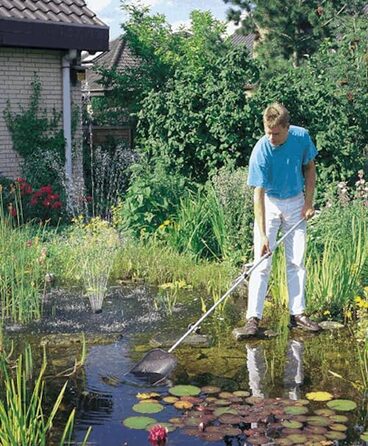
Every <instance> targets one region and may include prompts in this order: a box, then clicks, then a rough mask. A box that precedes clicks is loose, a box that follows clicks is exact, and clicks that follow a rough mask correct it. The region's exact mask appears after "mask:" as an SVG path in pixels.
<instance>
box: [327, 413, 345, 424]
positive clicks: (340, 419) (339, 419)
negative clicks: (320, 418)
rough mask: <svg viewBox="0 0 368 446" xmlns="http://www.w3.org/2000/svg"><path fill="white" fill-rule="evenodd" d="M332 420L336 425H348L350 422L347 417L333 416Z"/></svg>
mask: <svg viewBox="0 0 368 446" xmlns="http://www.w3.org/2000/svg"><path fill="white" fill-rule="evenodd" d="M330 419H331V420H332V421H334V422H335V423H346V422H348V421H349V418H348V417H347V416H346V415H331V416H330Z"/></svg>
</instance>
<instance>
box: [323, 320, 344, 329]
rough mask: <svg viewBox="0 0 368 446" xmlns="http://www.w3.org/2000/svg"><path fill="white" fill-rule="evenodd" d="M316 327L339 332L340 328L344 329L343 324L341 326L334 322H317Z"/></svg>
mask: <svg viewBox="0 0 368 446" xmlns="http://www.w3.org/2000/svg"><path fill="white" fill-rule="evenodd" d="M318 325H319V326H320V327H321V328H322V329H323V330H340V329H341V328H344V325H343V324H341V323H340V322H336V321H322V322H318Z"/></svg>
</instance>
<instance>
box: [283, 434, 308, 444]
mask: <svg viewBox="0 0 368 446" xmlns="http://www.w3.org/2000/svg"><path fill="white" fill-rule="evenodd" d="M286 438H287V439H288V440H290V441H291V442H292V443H293V444H305V443H306V441H307V439H308V436H307V435H304V434H291V435H288V436H287V437H286Z"/></svg>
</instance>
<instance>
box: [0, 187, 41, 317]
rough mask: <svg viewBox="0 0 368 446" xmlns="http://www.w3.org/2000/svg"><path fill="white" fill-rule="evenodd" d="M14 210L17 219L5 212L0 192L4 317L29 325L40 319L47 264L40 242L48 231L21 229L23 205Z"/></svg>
mask: <svg viewBox="0 0 368 446" xmlns="http://www.w3.org/2000/svg"><path fill="white" fill-rule="evenodd" d="M16 203H18V201H16ZM12 209H13V208H12ZM14 209H16V210H17V212H16V214H15V217H14V216H13V215H12V213H11V212H10V213H9V212H8V213H7V212H6V211H4V202H3V195H2V192H1V190H0V301H1V315H2V318H9V319H11V320H12V321H16V322H27V321H30V320H32V319H39V318H40V316H41V303H42V293H43V290H44V284H45V274H46V271H47V260H48V259H47V250H46V248H45V246H44V245H43V244H42V242H41V240H42V238H43V233H44V229H45V227H44V226H38V227H36V228H35V227H32V226H31V225H30V224H25V225H21V224H20V223H21V212H20V209H21V206H20V204H19V205H17V207H15V208H14ZM8 211H9V210H8Z"/></svg>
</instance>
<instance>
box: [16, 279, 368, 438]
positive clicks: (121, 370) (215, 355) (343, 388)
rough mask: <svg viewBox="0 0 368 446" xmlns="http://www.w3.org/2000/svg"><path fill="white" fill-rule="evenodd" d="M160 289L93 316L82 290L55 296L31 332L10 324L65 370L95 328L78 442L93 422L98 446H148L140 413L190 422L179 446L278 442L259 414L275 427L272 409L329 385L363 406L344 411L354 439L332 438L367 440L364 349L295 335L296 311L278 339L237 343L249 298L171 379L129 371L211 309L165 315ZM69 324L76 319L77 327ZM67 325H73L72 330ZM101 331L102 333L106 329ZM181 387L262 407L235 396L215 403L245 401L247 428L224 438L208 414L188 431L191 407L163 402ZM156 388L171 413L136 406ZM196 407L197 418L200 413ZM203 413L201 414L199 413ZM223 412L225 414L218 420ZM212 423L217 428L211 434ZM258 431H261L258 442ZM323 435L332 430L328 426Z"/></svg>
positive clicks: (213, 326) (78, 399)
mask: <svg viewBox="0 0 368 446" xmlns="http://www.w3.org/2000/svg"><path fill="white" fill-rule="evenodd" d="M152 295H153V294H152V292H151V291H150V290H147V289H146V288H144V287H136V288H135V289H131V288H129V289H128V288H126V289H124V290H121V291H119V293H117V294H116V293H115V295H113V296H110V297H109V298H108V299H107V300H106V302H105V303H104V311H103V313H102V314H101V315H93V314H91V313H90V312H89V310H88V305H87V306H86V305H85V302H83V304H81V303H80V302H79V304H78V303H76V302H77V301H76V298H75V296H73V295H71V296H69V298H67V297H65V299H64V300H61V299H60V296H58V298H56V299H55V296H54V298H50V300H49V302H47V303H46V305H45V317H44V319H43V321H42V323H39V324H38V325H37V323H36V324H33V325H32V324H31V326H29V327H28V328H27V329H26V330H25V331H24V330H21V329H19V327H18V330H16V328H14V327H8V328H9V330H8V335H9V336H10V337H12V338H13V339H16V340H17V339H22V342H24V341H25V340H27V341H29V342H31V343H32V344H33V345H39V344H40V343H41V342H42V343H46V344H47V351H48V360H49V362H50V364H51V365H54V366H55V370H56V369H60V368H64V369H65V368H66V363H67V362H68V361H69V363H70V361H72V360H73V358H74V357H75V356H77V355H78V349H80V344H78V343H73V342H71V341H70V339H77V338H78V339H80V335H79V333H80V331H81V328H82V329H83V330H82V331H84V332H86V338H87V357H86V362H85V366H84V369H83V371H82V372H80V373H79V374H78V375H77V377H75V378H74V379H71V380H70V384H69V387H68V394H67V395H66V407H65V411H67V409H68V408H69V407H70V406H71V405H72V404H73V405H76V406H77V418H76V425H75V438H74V440H75V442H76V444H78V442H81V441H82V439H83V437H84V435H85V433H86V431H87V429H88V427H89V426H92V432H91V435H90V437H89V442H88V444H90V445H96V446H105V445H108V446H122V445H148V444H149V442H148V432H147V431H146V430H145V429H141V430H137V429H130V428H127V427H125V426H124V424H123V421H124V420H125V419H126V418H128V417H131V416H139V415H144V416H148V417H152V418H154V419H155V420H156V421H157V422H168V421H169V420H170V419H173V418H176V419H177V418H181V421H180V420H179V421H178V420H177V423H178V425H179V427H178V428H177V429H175V430H174V431H173V432H169V434H168V439H169V441H168V444H169V445H171V446H177V445H178V446H179V445H183V446H189V445H193V446H195V445H203V444H213V445H215V446H217V445H218V446H219V445H244V444H247V445H248V444H249V445H250V444H275V443H273V442H272V440H271V439H270V438H268V440H267V442H263V443H262V438H263V437H264V434H262V429H261V434H259V433H258V432H256V430H257V427H258V428H259V427H260V424H259V423H258V424H257V422H256V421H254V420H255V419H253V421H252V416H253V415H254V410H258V412H260V411H263V413H262V417H263V418H266V419H267V420H266V422H265V423H264V427H268V428H269V427H270V425H271V424H272V425H274V424H275V423H276V422H277V421H278V420H276V419H275V417H274V415H272V413H271V409H270V407H276V406H282V410H284V407H285V406H294V405H297V406H298V407H300V406H301V405H298V403H295V402H296V401H303V400H305V395H306V393H308V392H311V391H326V392H330V393H331V394H332V395H333V397H334V399H349V400H353V401H355V402H356V404H357V408H356V409H355V410H353V411H351V412H337V413H338V414H344V415H347V416H348V421H347V422H345V424H346V426H347V427H348V430H347V432H346V433H345V434H346V435H347V439H346V440H344V441H340V442H337V441H336V442H335V443H332V442H331V443H330V444H336V445H337V444H339V445H353V444H356V445H357V444H364V443H363V442H361V441H360V440H359V436H360V433H361V431H362V430H366V429H367V400H364V395H363V391H362V388H361V387H360V382H361V375H360V368H359V362H358V358H357V352H356V348H355V343H354V341H353V339H352V337H351V335H350V332H349V330H348V329H342V330H334V331H327V330H326V331H323V332H322V333H321V334H317V335H315V334H306V333H303V332H300V331H292V332H290V331H289V330H288V328H287V316H285V315H284V316H281V317H279V318H277V320H274V321H270V324H271V325H273V328H274V329H275V330H276V331H277V332H278V333H279V335H278V336H276V337H274V338H270V339H262V340H253V341H247V342H246V341H241V342H237V341H235V340H234V338H233V336H232V329H233V328H234V326H240V325H241V320H240V316H239V315H240V314H241V312H242V308H241V307H240V304H241V301H237V300H236V299H235V300H234V299H232V300H231V301H229V303H228V305H227V308H226V311H225V314H223V315H221V316H216V315H212V316H209V318H208V319H207V321H206V322H205V323H204V324H203V326H202V327H201V333H202V334H204V335H206V336H207V337H208V340H209V345H208V346H206V347H195V346H191V345H183V346H180V347H179V348H178V349H177V350H175V352H174V354H175V356H176V358H177V359H178V366H177V367H176V369H175V371H174V372H173V374H172V375H171V376H170V377H169V379H168V380H166V381H164V382H163V383H162V384H161V385H159V386H155V387H152V386H149V384H148V383H146V382H144V381H139V380H137V379H135V378H134V377H132V376H131V375H129V374H127V372H129V370H130V369H131V367H132V366H133V365H134V364H135V363H136V362H137V361H139V360H140V358H141V357H142V356H143V354H144V352H146V351H149V350H150V349H151V348H152V340H153V339H154V340H156V341H157V340H159V341H160V342H162V340H164V345H163V348H164V349H167V348H169V347H170V345H172V344H173V343H174V341H175V340H176V339H177V338H179V337H180V336H181V335H182V334H183V333H184V332H185V331H186V329H187V326H188V323H189V322H194V321H195V320H196V319H197V318H199V317H200V315H201V314H200V305H199V303H198V301H196V300H193V301H192V303H191V304H190V305H185V306H180V305H179V306H178V308H177V311H175V312H174V313H173V314H172V315H171V316H168V317H165V315H164V313H163V312H162V311H160V310H156V309H155V308H154V306H153V304H152ZM73 299H74V300H73ZM71 302H74V303H73V305H74V306H73V308H70V306H71ZM58 321H59V322H60V321H63V323H62V324H61V323H58ZM68 321H69V322H70V321H71V322H72V323H69V324H68ZM103 321H105V323H104V324H103V323H102V322H103ZM51 322H52V324H51ZM119 324H120V325H119ZM73 326H77V327H78V329H77V330H75V332H76V334H74V335H73V334H72V338H70V337H69V338H68V339H69V341H67V343H66V344H63V342H62V339H63V336H62V335H61V332H65V333H66V332H68V333H69V334H68V335H67V336H70V332H73V331H74V330H73V329H72V327H73ZM52 327H54V329H53V328H52ZM65 327H69V329H68V330H66V328H65ZM101 327H102V329H101ZM116 328H118V330H116ZM94 330H95V331H98V332H99V333H98V335H96V333H94ZM52 332H54V333H57V334H56V336H55V337H54V338H53V337H48V336H51V335H49V334H48V333H52ZM45 339H46V341H45ZM150 342H151V344H150ZM63 358H64V362H63ZM178 384H190V385H193V386H196V387H198V388H200V389H202V392H201V393H200V394H199V395H198V396H197V397H199V398H201V400H200V401H199V402H197V403H195V406H194V408H195V407H197V408H198V406H200V405H206V404H208V403H206V402H203V399H204V398H205V397H207V398H208V397H209V396H210V399H211V396H212V397H214V395H209V394H206V392H205V391H204V390H203V387H204V386H216V387H218V388H219V389H220V391H221V392H227V396H226V398H230V396H229V394H230V393H233V392H237V391H239V390H242V391H246V392H248V393H249V396H253V397H256V398H254V399H253V401H252V404H253V406H252V407H253V409H252V410H253V412H249V413H245V409H244V407H245V406H246V405H247V403H248V401H249V400H245V398H246V396H245V395H244V397H242V398H243V400H242V401H241V399H242V398H240V400H236V398H235V399H234V394H233V400H231V401H230V403H229V401H225V402H224V401H223V402H222V403H221V402H220V403H218V401H216V402H212V403H211V404H212V405H213V404H217V405H218V407H222V408H224V407H229V406H231V407H232V408H233V407H235V406H236V405H237V406H236V407H239V406H242V407H243V409H242V410H243V413H241V416H242V421H241V422H240V423H238V424H237V427H239V426H240V428H241V429H242V430H240V431H239V430H238V431H234V434H236V435H223V438H222V439H218V438H217V437H216V432H215V434H214V435H213V436H211V435H208V436H207V437H206V435H203V432H201V429H200V427H199V425H200V422H201V420H199V419H198V420H192V419H191V420H190V422H188V420H187V419H185V423H186V427H183V424H184V422H183V419H182V417H183V414H184V412H185V411H184V410H181V409H176V408H175V407H174V406H173V404H169V403H166V402H163V401H162V399H163V398H164V397H165V396H167V395H168V390H169V389H170V388H171V387H172V386H174V385H178ZM50 388H51V387H50ZM149 392H156V393H158V394H159V395H160V396H159V397H157V398H158V399H159V400H160V403H161V404H162V405H163V407H164V409H163V410H162V411H161V412H159V413H153V414H141V413H137V412H135V411H134V410H133V406H134V405H136V404H137V403H139V401H140V400H139V399H138V397H137V394H139V393H149ZM215 396H216V397H217V399H222V400H224V399H225V400H226V398H221V397H219V396H218V394H217V395H215ZM286 400H287V401H286ZM304 403H305V401H304ZM304 403H303V404H304ZM211 404H210V405H211ZM305 407H308V413H307V415H306V416H310V415H312V414H313V412H314V411H315V410H318V409H321V408H326V402H313V403H310V404H308V406H305ZM267 410H268V412H267ZM212 412H213V411H212ZM191 413H192V414H194V409H192V411H191ZM230 413H231V412H230ZM193 417H194V418H195V414H194V415H193ZM193 417H191V418H193ZM219 417H220V415H219V416H218V417H217V418H219ZM272 417H273V418H274V419H272ZM259 418H261V416H260V417H259ZM299 418H300V415H299ZM286 419H290V417H289V418H288V417H286ZM197 421H198V422H197ZM205 424H206V426H207V424H208V425H218V424H219V421H218V419H216V420H214V419H213V417H212V420H210V421H209V422H207V421H206V423H205ZM261 424H262V423H261ZM276 424H277V423H276ZM317 424H318V423H317ZM322 425H323V424H322ZM233 427H234V425H233ZM193 428H194V429H193ZM226 428H228V425H226V426H225V424H222V425H221V429H223V431H224V432H225V431H226ZM294 428H295V427H294ZM206 429H207V427H206V428H205V432H206ZM250 429H253V431H254V432H255V433H256V435H255V436H254V439H255V440H254V442H253V441H252V436H251V435H250V434H251V433H252V431H251V430H250ZM196 431H198V434H197V433H196ZM213 431H215V428H214V429H213ZM320 431H321V432H323V429H322V430H321V429H320ZM245 432H246V433H248V434H249V435H248V436H247V435H246V434H245ZM228 433H231V431H228ZM295 433H297V432H295ZM258 434H259V435H258ZM217 436H218V430H217ZM277 436H279V435H277ZM277 436H276V437H277ZM257 439H258V440H259V441H258V440H257ZM257 441H258V442H257ZM284 444H288V443H284ZM289 444H292V443H289ZM293 444H306V442H305V441H303V440H300V443H297V442H294V443H293ZM315 444H323V443H318V442H316V443H315ZM325 444H328V443H325Z"/></svg>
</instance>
